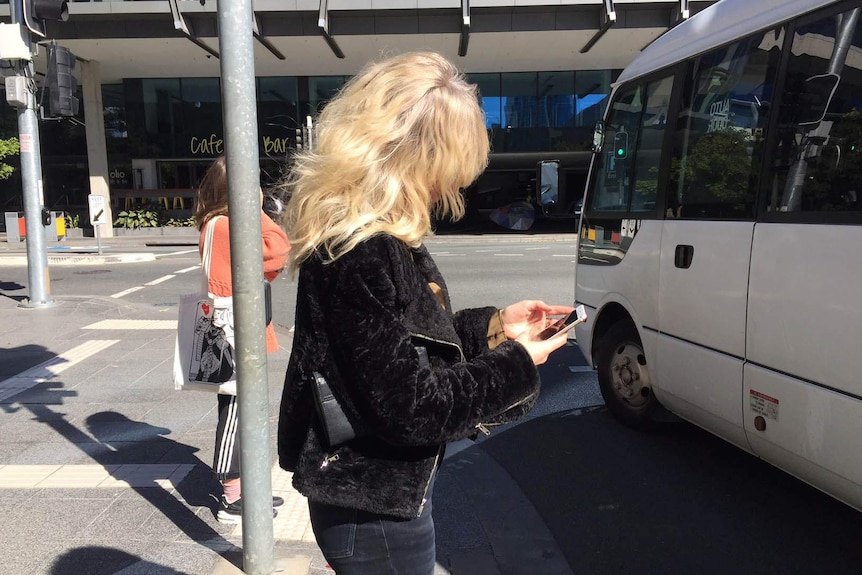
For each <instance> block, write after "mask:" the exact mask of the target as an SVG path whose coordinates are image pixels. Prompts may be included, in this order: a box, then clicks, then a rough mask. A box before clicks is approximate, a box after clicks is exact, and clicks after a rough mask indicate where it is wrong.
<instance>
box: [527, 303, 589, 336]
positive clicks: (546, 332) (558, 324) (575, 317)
mask: <svg viewBox="0 0 862 575" xmlns="http://www.w3.org/2000/svg"><path fill="white" fill-rule="evenodd" d="M585 321H587V310H586V309H585V308H584V306H583V305H579V306H578V307H576V308H575V309H574V311H572V312H571V313H570V314H568V315H566V316H563V317H561V318H560V319H558V320H556V321H555V322H554V323H552V324H551V325H549V326H548V327H546V328H545V329H543V330H542V331H541V332H539V334H538V335H537V338H538V339H541V340H545V339H551V338H552V337H555V336H557V335H560V334H564V333H568V332H569V331H570V330H571V329H573V328H574V327H575V326H577V325H578V324H581V323H583V322H585Z"/></svg>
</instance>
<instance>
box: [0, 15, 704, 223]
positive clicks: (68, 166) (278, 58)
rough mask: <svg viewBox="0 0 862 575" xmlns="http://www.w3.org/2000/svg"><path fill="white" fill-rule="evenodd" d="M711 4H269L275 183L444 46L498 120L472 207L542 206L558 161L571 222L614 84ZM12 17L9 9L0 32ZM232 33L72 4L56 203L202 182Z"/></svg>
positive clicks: (266, 90)
mask: <svg viewBox="0 0 862 575" xmlns="http://www.w3.org/2000/svg"><path fill="white" fill-rule="evenodd" d="M711 3H712V2H697V3H691V5H690V4H689V2H687V1H685V0H678V1H671V2H655V1H643V0H629V1H628V2H624V1H622V0H618V1H616V2H613V1H612V0H568V1H567V0H557V1H553V0H545V1H537V0H473V1H468V0H342V1H337V0H331V1H328V2H327V1H326V0H255V1H254V3H253V8H254V24H255V30H254V31H253V33H254V35H255V38H256V42H255V75H256V81H255V83H256V85H255V91H256V94H257V102H258V134H259V143H260V145H259V152H260V158H261V181H262V184H264V185H268V184H271V183H273V182H275V181H277V180H278V178H279V177H280V176H281V173H282V171H283V169H284V168H285V166H286V165H287V163H288V161H289V157H290V153H291V150H293V149H294V148H295V147H296V146H297V144H298V143H300V144H301V142H297V140H298V138H301V137H302V136H301V129H302V127H303V126H305V125H307V123H308V121H312V122H313V119H314V117H315V116H316V114H317V113H318V112H319V110H320V109H321V107H322V106H323V105H324V104H325V103H326V101H327V100H328V99H329V98H330V97H331V96H332V95H333V94H334V93H335V92H337V90H338V89H339V88H340V87H341V86H342V85H343V83H344V82H345V81H346V80H347V79H348V78H349V77H350V76H351V75H353V74H355V73H356V72H358V71H359V70H360V69H361V68H362V67H363V66H364V65H365V64H366V63H367V62H368V61H371V60H374V59H378V58H380V57H382V56H386V55H389V54H394V53H400V52H404V51H409V50H434V51H437V52H440V53H442V54H444V55H446V56H447V57H449V58H450V59H451V60H452V61H453V62H455V63H456V65H458V66H459V68H460V69H461V70H462V71H464V72H465V73H466V74H467V76H468V78H469V79H470V81H471V82H473V83H475V84H477V85H478V87H479V92H480V97H481V101H482V105H483V107H484V110H485V114H486V118H487V127H488V131H489V137H490V139H491V142H492V149H493V154H492V160H491V164H490V166H489V168H488V170H487V171H486V173H485V174H484V175H483V176H482V178H480V180H479V181H478V182H477V184H476V185H475V186H474V187H473V188H472V189H471V190H470V191H468V212H470V213H471V214H473V215H475V214H476V213H478V212H479V211H480V210H486V209H493V208H497V207H500V206H503V205H506V204H509V203H511V202H515V201H523V200H526V201H528V202H531V203H537V194H536V190H535V188H536V166H537V163H538V162H539V161H540V160H544V159H546V160H557V161H559V163H560V168H561V171H560V174H561V176H560V180H559V186H560V193H559V195H558V196H557V197H555V199H554V202H553V203H552V204H549V205H548V206H545V208H544V209H543V210H540V212H542V211H544V212H546V213H547V214H548V215H555V216H566V215H567V214H568V215H572V214H574V213H575V212H576V210H577V204H578V202H577V200H578V199H579V197H580V195H581V194H582V190H583V183H584V177H585V174H586V168H587V163H588V161H589V153H588V151H589V147H590V143H591V140H592V131H593V126H594V125H595V122H596V121H597V120H598V119H599V118H600V116H601V114H602V112H603V111H604V106H605V105H606V101H607V96H608V94H609V92H610V87H611V83H612V82H613V81H614V80H615V78H616V76H617V75H618V74H619V72H620V71H621V69H622V68H623V67H625V65H626V64H627V63H628V61H629V60H630V59H631V58H632V57H633V56H634V55H635V54H637V53H638V52H639V51H640V50H641V49H642V48H643V47H644V46H646V45H647V44H648V43H649V42H651V41H652V40H653V39H655V38H656V37H658V36H659V35H661V34H662V33H664V32H665V31H666V30H667V29H669V28H670V27H672V26H673V25H674V24H675V23H676V22H678V21H680V19H682V18H684V17H686V16H687V15H688V14H691V13H693V12H694V11H697V10H700V9H702V8H703V7H705V6H707V5H708V4H711ZM9 14H10V10H9V6H8V4H6V5H4V4H0V21H5V22H8V21H9V19H10V16H9ZM217 29H218V14H217V10H216V3H215V2H214V1H213V0H209V1H208V0H160V1H155V0H142V1H134V0H113V1H107V0H106V1H102V2H75V1H73V2H70V3H69V19H68V21H66V22H50V21H49V22H46V32H47V34H46V36H47V38H45V39H41V38H38V37H35V36H34V40H40V44H41V46H43V47H44V45H45V44H47V43H48V42H51V41H56V42H57V43H58V44H60V45H62V46H65V47H67V48H70V49H71V50H72V52H73V53H74V54H75V56H76V57H77V59H78V60H77V61H78V66H77V72H76V75H77V76H78V78H79V83H80V86H79V90H80V93H79V99H80V101H81V103H82V105H81V106H80V112H79V114H78V115H77V116H75V117H73V118H66V119H62V120H52V119H45V120H43V121H41V122H40V126H39V129H40V141H41V150H42V171H43V182H44V194H45V205H46V206H48V207H49V208H50V209H53V210H63V211H67V212H68V211H71V212H74V211H75V210H81V209H85V207H86V197H87V195H88V194H90V193H101V194H103V195H104V194H109V195H110V194H112V193H113V195H114V196H116V197H122V196H124V195H125V196H130V195H132V194H131V192H130V190H191V189H193V188H194V187H195V186H196V185H197V183H198V182H199V181H200V178H201V177H202V175H203V172H204V170H205V169H206V167H207V165H208V163H209V161H210V160H211V159H212V158H213V157H215V156H217V155H219V154H221V153H223V151H224V149H223V138H224V132H223V125H222V124H223V122H222V118H223V114H224V113H226V111H225V110H223V108H222V105H221V93H220V68H219V45H218V33H217ZM39 52H40V53H39V54H38V55H37V56H36V57H35V58H34V66H35V69H36V71H37V76H36V83H37V85H39V76H38V73H39V72H40V71H41V72H44V70H45V68H46V63H45V52H46V50H45V49H44V48H40V49H39ZM44 92H45V89H44V88H42V89H40V93H41V94H43V95H44ZM0 108H2V109H0V137H9V136H14V135H16V133H17V123H16V111H15V109H14V108H12V107H10V106H4V107H0ZM227 113H229V111H227ZM94 119H95V120H94ZM453 129H457V128H456V127H453ZM0 190H2V191H0V201H3V203H4V209H5V210H10V209H18V207H19V206H20V203H21V197H20V196H21V192H20V190H21V186H20V180H17V181H16V178H15V177H13V178H11V179H9V180H5V181H0ZM115 200H116V198H115ZM114 205H115V206H116V205H118V202H116V201H115V202H114Z"/></svg>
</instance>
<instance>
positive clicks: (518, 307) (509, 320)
mask: <svg viewBox="0 0 862 575" xmlns="http://www.w3.org/2000/svg"><path fill="white" fill-rule="evenodd" d="M574 309H575V308H573V307H571V306H564V305H548V304H546V303H545V302H543V301H538V300H524V301H520V302H518V303H516V304H512V305H510V306H509V307H507V308H505V309H503V310H501V311H500V319H501V320H502V323H503V332H504V333H505V334H506V337H507V338H509V339H517V338H518V337H519V336H520V335H521V334H523V333H524V332H529V333H530V334H531V335H536V334H538V333H539V332H540V331H542V330H543V329H545V328H546V327H548V324H549V321H548V316H549V315H566V314H569V313H571V312H572V311H573V310H574Z"/></svg>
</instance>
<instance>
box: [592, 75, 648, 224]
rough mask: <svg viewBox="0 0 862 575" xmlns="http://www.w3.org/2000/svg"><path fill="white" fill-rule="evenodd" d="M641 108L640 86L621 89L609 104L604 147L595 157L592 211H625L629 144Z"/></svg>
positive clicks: (634, 137) (628, 174)
mask: <svg viewBox="0 0 862 575" xmlns="http://www.w3.org/2000/svg"><path fill="white" fill-rule="evenodd" d="M642 107H643V89H642V88H641V87H640V86H636V87H634V88H632V89H629V90H624V91H621V92H620V93H619V95H618V96H617V97H616V98H615V99H614V101H613V103H612V104H611V110H610V114H609V115H608V121H607V122H606V123H605V137H604V141H605V146H604V147H603V148H602V150H601V152H600V153H601V156H600V158H598V162H599V164H600V166H601V167H600V169H599V172H598V176H597V178H596V182H595V193H594V194H593V195H592V199H591V201H590V209H591V210H592V211H600V212H625V211H628V205H629V200H630V196H631V181H632V174H631V167H632V165H631V161H630V158H631V156H630V152H631V150H630V147H631V144H632V143H633V142H636V141H637V140H636V137H637V133H638V121H639V119H640V112H641V108H642Z"/></svg>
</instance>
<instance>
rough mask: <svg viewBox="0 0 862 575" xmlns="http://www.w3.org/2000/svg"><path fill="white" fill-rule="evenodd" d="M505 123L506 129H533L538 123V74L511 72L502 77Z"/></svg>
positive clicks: (503, 122)
mask: <svg viewBox="0 0 862 575" xmlns="http://www.w3.org/2000/svg"><path fill="white" fill-rule="evenodd" d="M500 84H501V87H502V92H503V121H502V124H503V125H504V126H505V127H506V128H512V129H517V128H533V127H535V126H536V125H537V123H536V116H537V114H536V95H537V88H536V73H535V72H510V73H505V74H502V75H501V78H500Z"/></svg>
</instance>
